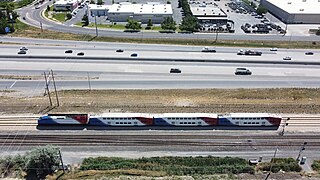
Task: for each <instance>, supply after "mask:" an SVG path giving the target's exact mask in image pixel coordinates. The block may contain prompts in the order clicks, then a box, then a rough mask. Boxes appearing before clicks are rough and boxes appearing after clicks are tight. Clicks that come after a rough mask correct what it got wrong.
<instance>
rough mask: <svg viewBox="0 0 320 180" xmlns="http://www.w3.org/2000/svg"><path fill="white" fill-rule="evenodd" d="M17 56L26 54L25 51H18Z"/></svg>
mask: <svg viewBox="0 0 320 180" xmlns="http://www.w3.org/2000/svg"><path fill="white" fill-rule="evenodd" d="M18 54H27V51H24V50H20V51H19V52H18Z"/></svg>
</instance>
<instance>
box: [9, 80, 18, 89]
mask: <svg viewBox="0 0 320 180" xmlns="http://www.w3.org/2000/svg"><path fill="white" fill-rule="evenodd" d="M16 83H17V80H15V81H14V82H13V83H12V84H11V86H10V87H9V89H11V88H12V87H13V86H14V85H15V84H16Z"/></svg>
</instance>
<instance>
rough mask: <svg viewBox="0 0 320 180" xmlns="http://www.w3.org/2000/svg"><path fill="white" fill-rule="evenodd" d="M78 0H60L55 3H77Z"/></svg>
mask: <svg viewBox="0 0 320 180" xmlns="http://www.w3.org/2000/svg"><path fill="white" fill-rule="evenodd" d="M77 2H78V0H58V1H56V2H55V3H54V5H67V4H74V3H77Z"/></svg>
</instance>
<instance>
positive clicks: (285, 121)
mask: <svg viewBox="0 0 320 180" xmlns="http://www.w3.org/2000/svg"><path fill="white" fill-rule="evenodd" d="M289 120H290V118H287V119H284V123H283V125H282V130H281V132H280V136H283V135H284V130H285V127H286V126H287V125H288V123H287V121H289Z"/></svg>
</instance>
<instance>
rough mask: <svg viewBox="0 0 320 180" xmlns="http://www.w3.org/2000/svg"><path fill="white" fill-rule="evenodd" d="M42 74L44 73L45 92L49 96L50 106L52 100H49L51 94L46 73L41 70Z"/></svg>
mask: <svg viewBox="0 0 320 180" xmlns="http://www.w3.org/2000/svg"><path fill="white" fill-rule="evenodd" d="M43 74H44V80H45V81H46V89H47V93H48V97H49V102H50V106H52V101H51V95H50V91H49V85H48V79H47V74H46V72H43ZM49 75H50V73H49Z"/></svg>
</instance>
